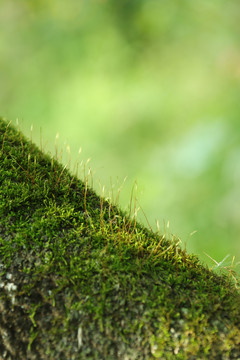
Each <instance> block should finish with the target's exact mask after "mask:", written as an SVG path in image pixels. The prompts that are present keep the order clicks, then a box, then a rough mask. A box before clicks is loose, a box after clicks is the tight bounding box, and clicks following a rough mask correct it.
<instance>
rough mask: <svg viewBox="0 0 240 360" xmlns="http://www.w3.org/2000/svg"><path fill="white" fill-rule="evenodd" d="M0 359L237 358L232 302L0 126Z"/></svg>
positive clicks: (236, 305) (221, 286)
mask: <svg viewBox="0 0 240 360" xmlns="http://www.w3.org/2000/svg"><path fill="white" fill-rule="evenodd" d="M0 137H1V140H0V164H1V167H0V357H1V358H2V359H16V358H19V359H20V358H21V359H25V358H27V359H30V360H31V359H48V360H49V359H64V360H65V359H73V360H74V359H79V360H80V359H97V360H99V359H107V360H111V359H112V360H116V359H129V360H134V359H146V360H150V359H152V360H153V359H159V360H160V359H172V358H175V359H238V358H240V328H239V324H240V294H239V292H238V291H237V290H236V289H235V287H234V283H232V281H231V278H229V277H228V276H227V275H224V274H221V275H217V274H216V273H214V272H213V271H211V270H210V269H208V268H206V267H204V266H203V265H202V264H201V263H200V262H199V260H198V258H197V257H196V256H194V255H189V254H187V253H186V251H185V250H182V249H181V248H180V247H179V245H178V242H177V240H176V239H174V238H173V239H167V238H166V237H165V236H164V235H163V236H160V235H159V234H157V233H153V232H152V231H151V230H149V229H146V228H145V227H143V226H142V225H141V224H139V223H137V222H136V219H135V218H134V217H132V216H130V215H127V214H126V213H124V212H123V211H122V210H121V209H119V208H118V207H117V206H114V205H113V204H111V202H110V201H107V200H106V199H104V198H101V197H99V196H97V195H96V193H95V192H94V191H93V189H91V188H89V187H88V186H87V183H84V182H82V181H81V180H79V179H77V178H76V177H75V176H73V175H71V174H70V172H69V171H68V170H66V168H64V167H63V166H62V165H61V164H60V163H59V162H58V161H57V159H53V158H51V157H50V156H49V155H46V154H43V153H42V152H41V151H39V149H38V148H37V147H36V146H35V145H34V144H32V143H31V142H30V141H28V140H27V139H26V138H25V137H24V136H23V135H22V133H21V132H19V131H17V130H16V129H15V128H14V127H12V126H11V125H9V124H7V123H6V122H5V121H4V120H2V119H1V120H0Z"/></svg>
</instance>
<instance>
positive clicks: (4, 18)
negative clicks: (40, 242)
mask: <svg viewBox="0 0 240 360" xmlns="http://www.w3.org/2000/svg"><path fill="white" fill-rule="evenodd" d="M239 16H240V2H239V1H235V0H232V1H231V0H228V1H224V0H216V1H213V0H212V1H211V0H195V1H192V0H183V1H181V2H180V1H177V0H172V1H169V0H128V1H127V0H98V1H97V0H78V1H76V0H68V1H63V0H51V1H49V0H35V1H32V0H18V1H14V0H1V1H0V114H1V115H2V116H4V117H5V118H7V119H9V120H10V119H11V120H13V123H15V119H16V118H18V119H19V123H20V127H21V129H22V130H23V131H24V132H25V134H26V135H27V136H28V137H30V136H32V138H33V140H34V141H35V142H36V143H37V144H38V145H39V144H40V128H42V142H43V147H44V150H45V151H51V152H52V153H53V154H54V153H55V146H56V143H57V145H58V149H60V148H63V158H62V161H63V162H64V161H65V162H68V159H69V154H68V153H69V151H67V149H66V148H67V145H69V146H70V149H71V166H72V169H73V165H74V163H76V161H77V159H78V160H79V161H84V162H86V161H87V159H88V158H91V161H90V163H89V165H88V166H90V167H91V169H92V173H93V187H94V188H95V189H96V190H97V192H98V193H100V192H101V190H100V185H99V183H100V184H101V186H103V185H105V196H108V193H109V192H110V191H111V189H112V188H113V192H114V193H115V195H116V194H117V190H118V188H119V186H120V185H121V184H122V183H123V180H124V178H125V177H126V176H127V180H126V182H125V185H124V187H123V189H122V191H121V194H120V204H121V206H122V207H123V208H124V209H127V207H128V206H129V201H130V195H131V189H132V188H133V187H134V182H135V181H136V182H137V184H138V191H137V197H138V199H139V202H140V204H141V207H142V208H143V210H144V213H145V214H146V216H147V218H148V221H149V223H150V225H151V226H152V228H153V229H154V230H156V229H157V227H156V221H157V220H158V221H159V225H160V231H162V232H163V231H164V223H165V224H167V223H168V221H169V223H170V230H168V229H167V231H169V232H170V233H174V234H176V235H177V236H179V237H180V238H181V240H182V244H183V247H184V246H186V247H187V250H188V251H189V252H194V253H196V254H198V255H199V257H200V259H201V260H202V261H203V262H205V263H208V264H209V265H211V266H213V265H215V264H214V263H213V262H212V261H211V260H210V259H209V258H208V257H207V256H206V255H205V254H204V252H206V253H207V254H209V255H210V256H211V257H212V258H214V259H215V260H216V261H218V262H219V261H221V260H222V259H223V258H224V257H225V256H226V255H228V254H229V255H230V256H229V258H228V259H227V260H226V261H225V262H224V264H223V265H228V264H229V263H230V262H231V260H232V257H233V256H234V255H235V256H236V261H239V260H240V259H239V253H240V251H239V250H240V241H239V240H240V239H239V237H240V187H239V182H240V161H239V160H240V42H239V39H240V26H239ZM31 125H33V130H32V132H31V131H30V128H31ZM57 132H58V133H59V138H58V139H56V134H57ZM79 147H82V153H81V154H80V156H78V150H79ZM68 149H69V148H68ZM79 176H80V177H83V176H84V174H83V171H82V173H81V171H80V173H79ZM138 218H139V220H140V221H142V222H144V223H146V220H145V217H144V215H143V213H142V212H141V210H140V211H139V213H138ZM194 231H197V232H196V233H194V235H192V236H191V235H190V234H191V233H192V232H194Z"/></svg>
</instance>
